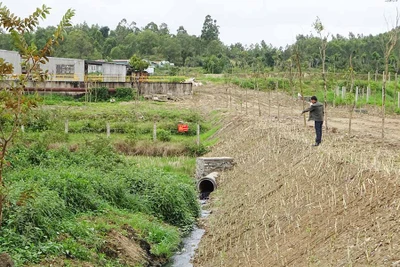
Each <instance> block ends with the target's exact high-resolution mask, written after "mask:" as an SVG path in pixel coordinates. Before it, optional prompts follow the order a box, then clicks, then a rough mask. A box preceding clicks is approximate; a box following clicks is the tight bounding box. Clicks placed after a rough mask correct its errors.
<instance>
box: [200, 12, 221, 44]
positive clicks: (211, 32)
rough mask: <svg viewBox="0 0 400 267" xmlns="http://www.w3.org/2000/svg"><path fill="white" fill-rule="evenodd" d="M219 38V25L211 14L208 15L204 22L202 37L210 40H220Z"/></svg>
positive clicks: (207, 40)
mask: <svg viewBox="0 0 400 267" xmlns="http://www.w3.org/2000/svg"><path fill="white" fill-rule="evenodd" d="M218 38H219V26H218V25H217V21H216V20H213V19H212V17H211V16H210V15H207V16H206V18H205V20H204V23H203V29H202V30H201V39H202V40H204V41H206V42H210V41H213V40H218Z"/></svg>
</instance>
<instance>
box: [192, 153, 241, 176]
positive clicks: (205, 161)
mask: <svg viewBox="0 0 400 267" xmlns="http://www.w3.org/2000/svg"><path fill="white" fill-rule="evenodd" d="M234 165H235V163H234V161H233V158H230V157H213V158H206V157H201V158H197V160H196V178H197V179H201V178H203V177H205V176H207V175H208V174H210V173H212V172H220V171H225V170H230V169H232V168H233V166H234Z"/></svg>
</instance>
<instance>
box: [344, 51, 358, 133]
mask: <svg viewBox="0 0 400 267" xmlns="http://www.w3.org/2000/svg"><path fill="white" fill-rule="evenodd" d="M354 54H355V52H354V51H352V52H351V54H350V58H349V72H350V73H349V75H350V92H349V94H347V96H346V100H345V101H346V105H349V137H351V122H352V120H353V112H354V108H355V106H356V101H355V97H354V94H353V87H354V69H353V56H354Z"/></svg>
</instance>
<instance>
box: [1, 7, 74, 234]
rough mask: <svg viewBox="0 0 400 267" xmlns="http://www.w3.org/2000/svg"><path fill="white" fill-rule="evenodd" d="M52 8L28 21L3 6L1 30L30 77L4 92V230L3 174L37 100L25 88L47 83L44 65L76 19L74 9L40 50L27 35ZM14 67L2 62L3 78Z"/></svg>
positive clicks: (39, 11) (7, 86) (6, 86)
mask: <svg viewBox="0 0 400 267" xmlns="http://www.w3.org/2000/svg"><path fill="white" fill-rule="evenodd" d="M48 14H49V8H48V7H47V6H45V5H43V6H42V7H41V8H37V9H36V11H35V12H34V13H33V14H32V15H30V16H29V17H27V18H20V17H17V16H15V15H14V14H12V13H11V11H10V10H9V9H8V8H7V7H6V6H2V5H0V27H2V28H4V29H5V30H6V31H7V32H9V33H10V34H11V36H12V39H13V41H14V45H15V47H16V48H17V49H18V51H19V53H20V54H21V56H22V59H23V60H22V66H23V67H24V68H25V69H26V75H22V74H21V75H19V77H18V79H17V81H15V82H11V83H10V84H4V83H2V84H3V85H2V88H1V91H0V121H1V122H0V129H1V130H0V227H1V223H2V218H3V207H4V203H5V200H6V185H5V182H4V177H3V171H4V168H5V166H6V165H7V150H8V147H9V145H10V143H11V142H12V141H13V139H14V138H15V136H16V134H17V132H18V129H19V128H20V127H21V124H22V123H23V121H24V120H25V119H26V118H27V116H28V115H29V113H30V111H31V109H32V108H33V107H35V106H36V105H37V101H35V100H34V99H31V98H29V97H28V96H27V95H26V94H24V89H25V87H26V85H27V82H28V80H29V79H33V80H38V81H43V80H45V79H46V78H47V72H44V71H42V70H41V69H40V64H45V63H46V62H47V61H48V59H47V57H48V56H49V55H50V54H51V53H52V52H53V50H54V47H55V46H56V45H58V44H59V42H60V40H62V36H63V31H64V29H65V28H66V27H68V26H71V24H70V21H71V18H72V17H73V16H74V11H73V10H68V11H67V12H66V14H65V15H64V17H63V18H62V20H61V22H60V24H59V25H58V27H57V28H56V29H55V31H54V33H53V34H52V35H51V37H50V38H49V39H48V40H47V42H46V43H45V44H44V45H43V47H42V48H38V47H37V46H36V45H35V44H28V43H27V42H26V40H25V38H24V37H25V33H27V32H31V31H33V30H34V29H35V28H37V27H38V25H39V20H40V19H44V18H46V16H47V15H48ZM13 68H14V66H12V65H11V64H9V63H7V62H5V60H4V59H0V77H2V78H4V77H5V75H7V74H9V73H12V72H13Z"/></svg>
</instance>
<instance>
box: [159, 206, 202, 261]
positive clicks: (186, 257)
mask: <svg viewBox="0 0 400 267" xmlns="http://www.w3.org/2000/svg"><path fill="white" fill-rule="evenodd" d="M205 203H206V201H205V200H201V207H202V210H201V218H206V217H208V215H210V211H207V210H203V206H204V205H205ZM204 233H205V230H204V229H201V228H199V227H198V226H197V225H196V226H195V227H194V228H193V231H192V232H191V234H190V235H189V236H187V237H186V238H185V239H183V241H182V242H183V247H182V249H181V251H179V252H177V253H176V254H175V256H173V257H172V258H171V260H170V262H169V263H168V264H167V265H166V266H165V267H193V264H192V263H191V262H190V261H191V260H192V259H193V257H194V255H195V251H196V249H197V248H198V246H199V243H200V241H201V238H202V237H203V235H204Z"/></svg>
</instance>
